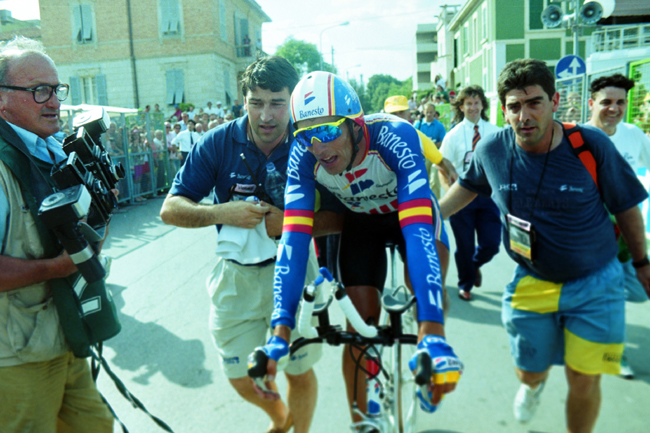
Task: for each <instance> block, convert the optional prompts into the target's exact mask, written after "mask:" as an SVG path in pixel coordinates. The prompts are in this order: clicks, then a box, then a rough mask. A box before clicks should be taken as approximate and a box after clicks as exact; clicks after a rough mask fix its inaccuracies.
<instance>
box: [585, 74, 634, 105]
mask: <svg viewBox="0 0 650 433" xmlns="http://www.w3.org/2000/svg"><path fill="white" fill-rule="evenodd" d="M605 87H618V88H619V89H623V90H625V95H627V92H629V91H630V89H631V88H632V87H634V80H631V79H629V78H627V77H626V76H625V75H623V74H614V75H608V76H606V77H599V78H596V79H595V80H594V81H592V82H591V85H590V86H589V92H590V93H591V98H592V99H593V97H594V93H596V92H598V91H600V90H602V89H604V88H605Z"/></svg>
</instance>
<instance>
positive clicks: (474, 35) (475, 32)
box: [472, 14, 480, 54]
mask: <svg viewBox="0 0 650 433" xmlns="http://www.w3.org/2000/svg"><path fill="white" fill-rule="evenodd" d="M472 22H473V26H474V28H473V29H472V40H473V41H474V54H476V53H478V42H479V41H478V39H479V34H480V32H479V28H478V15H477V14H474V18H473V19H472Z"/></svg>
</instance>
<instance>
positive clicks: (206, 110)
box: [203, 101, 217, 115]
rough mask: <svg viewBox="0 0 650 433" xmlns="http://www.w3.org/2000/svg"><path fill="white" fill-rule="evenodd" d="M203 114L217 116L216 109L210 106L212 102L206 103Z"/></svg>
mask: <svg viewBox="0 0 650 433" xmlns="http://www.w3.org/2000/svg"><path fill="white" fill-rule="evenodd" d="M203 112H204V113H208V114H209V115H212V114H217V109H216V108H214V107H213V106H212V102H210V101H208V104H207V107H205V109H204V110H203Z"/></svg>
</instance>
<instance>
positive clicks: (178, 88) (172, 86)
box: [166, 69, 185, 105]
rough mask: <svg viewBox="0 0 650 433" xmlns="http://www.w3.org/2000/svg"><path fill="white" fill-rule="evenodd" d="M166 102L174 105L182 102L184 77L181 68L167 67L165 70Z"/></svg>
mask: <svg viewBox="0 0 650 433" xmlns="http://www.w3.org/2000/svg"><path fill="white" fill-rule="evenodd" d="M166 74H167V100H166V102H167V104H168V105H174V104H180V103H181V102H184V99H185V78H184V76H183V70H182V69H169V70H168V71H167V72H166Z"/></svg>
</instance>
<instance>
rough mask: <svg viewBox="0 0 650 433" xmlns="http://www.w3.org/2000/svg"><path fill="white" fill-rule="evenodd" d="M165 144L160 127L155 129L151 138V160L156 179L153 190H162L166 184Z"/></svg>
mask: <svg viewBox="0 0 650 433" xmlns="http://www.w3.org/2000/svg"><path fill="white" fill-rule="evenodd" d="M166 149H167V145H166V144H165V137H164V136H163V132H162V131H161V130H160V129H156V131H155V132H154V138H153V146H152V150H153V162H154V170H155V177H154V179H156V187H155V190H156V191H157V192H162V190H163V188H165V186H166V184H167V152H166Z"/></svg>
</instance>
